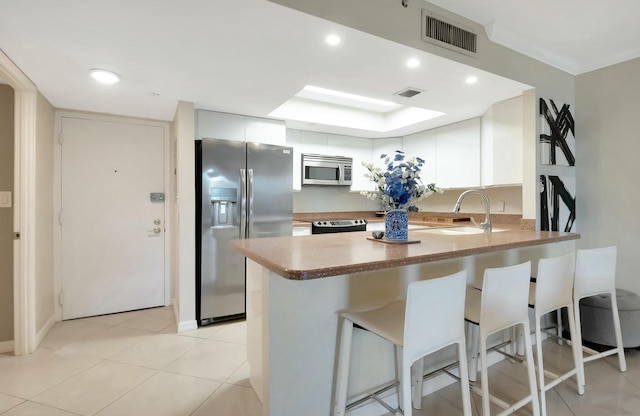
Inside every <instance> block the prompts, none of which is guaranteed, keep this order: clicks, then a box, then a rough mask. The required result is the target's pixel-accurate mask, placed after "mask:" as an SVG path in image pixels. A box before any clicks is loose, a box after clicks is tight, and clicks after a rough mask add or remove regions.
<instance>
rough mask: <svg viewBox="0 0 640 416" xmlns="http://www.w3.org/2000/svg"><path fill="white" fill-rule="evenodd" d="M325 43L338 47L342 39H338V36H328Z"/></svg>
mask: <svg viewBox="0 0 640 416" xmlns="http://www.w3.org/2000/svg"><path fill="white" fill-rule="evenodd" d="M325 41H326V42H327V43H328V44H329V45H339V44H340V42H342V39H340V36H338V35H329V36H327V37H326V38H325Z"/></svg>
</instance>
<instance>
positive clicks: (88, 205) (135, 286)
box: [60, 117, 165, 319]
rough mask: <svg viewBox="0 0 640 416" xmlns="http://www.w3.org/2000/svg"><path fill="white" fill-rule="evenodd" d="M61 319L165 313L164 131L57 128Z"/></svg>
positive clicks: (72, 123) (67, 122) (85, 125)
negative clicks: (158, 197)
mask: <svg viewBox="0 0 640 416" xmlns="http://www.w3.org/2000/svg"><path fill="white" fill-rule="evenodd" d="M61 134H62V150H61V172H60V178H61V202H60V204H61V239H62V245H61V250H62V252H61V257H62V277H61V288H62V294H63V297H62V319H72V318H78V317H85V316H93V315H102V314H107V313H114V312H122V311H128V310H135V309H141V308H148V307H153V306H160V305H164V299H165V296H164V291H165V277H164V273H165V270H164V269H165V259H164V255H165V254H164V253H165V251H164V244H165V218H164V212H165V211H164V202H162V201H155V202H154V201H151V198H150V194H151V193H162V192H164V129H163V127H161V126H153V125H143V124H133V123H125V122H115V121H104V120H93V119H81V118H72V117H63V118H62V120H61Z"/></svg>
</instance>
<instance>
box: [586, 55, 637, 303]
mask: <svg viewBox="0 0 640 416" xmlns="http://www.w3.org/2000/svg"><path fill="white" fill-rule="evenodd" d="M638 97H640V59H634V60H631V61H628V62H625V63H621V64H618V65H613V66H610V67H608V68H604V69H601V70H598V71H593V72H589V73H587V74H583V75H580V76H578V77H577V78H576V171H577V178H576V182H577V183H576V187H577V189H576V193H577V200H576V203H577V207H576V215H577V217H578V219H579V220H580V234H581V235H582V239H581V240H580V241H579V243H578V245H579V247H585V248H586V247H601V246H607V245H613V244H615V245H617V246H618V274H617V279H618V286H619V287H622V288H626V289H629V290H632V291H634V292H637V293H640V277H639V275H638V269H639V267H640V262H639V261H638V254H637V253H638V249H637V246H638V242H637V240H638V236H639V235H640V216H638V213H637V211H636V210H637V209H638V207H639V206H640V192H638V190H637V188H638V180H639V179H640V170H639V168H638V155H639V154H640V141H639V140H638V138H639V135H638V114H640V102H639V101H638Z"/></svg>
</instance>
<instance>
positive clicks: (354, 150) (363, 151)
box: [327, 134, 373, 191]
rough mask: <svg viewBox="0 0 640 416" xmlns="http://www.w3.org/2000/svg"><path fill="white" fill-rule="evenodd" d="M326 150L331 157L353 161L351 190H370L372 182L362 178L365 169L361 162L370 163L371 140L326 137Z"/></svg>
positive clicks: (336, 136) (338, 136)
mask: <svg viewBox="0 0 640 416" xmlns="http://www.w3.org/2000/svg"><path fill="white" fill-rule="evenodd" d="M327 139H328V141H327V144H328V149H329V151H330V153H331V154H332V155H337V156H347V157H350V158H352V159H353V166H352V170H351V180H352V184H351V190H352V191H362V190H369V189H370V188H372V184H373V183H372V182H371V181H370V180H368V179H366V178H365V177H364V175H365V173H366V172H367V169H366V168H365V167H364V166H362V162H365V163H370V162H371V150H372V140H371V139H364V138H360V137H353V136H340V135H337V134H329V135H328V138H327Z"/></svg>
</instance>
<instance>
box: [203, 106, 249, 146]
mask: <svg viewBox="0 0 640 416" xmlns="http://www.w3.org/2000/svg"><path fill="white" fill-rule="evenodd" d="M196 138H198V139H225V140H235V141H239V142H244V141H245V140H244V116H241V115H238V114H229V113H219V112H217V111H206V110H196Z"/></svg>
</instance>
